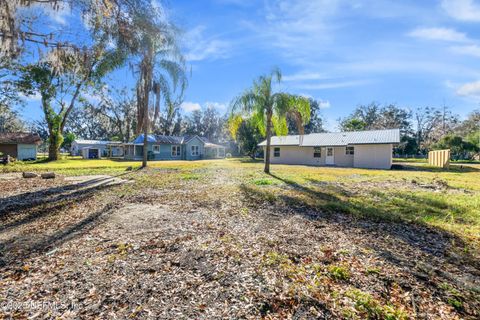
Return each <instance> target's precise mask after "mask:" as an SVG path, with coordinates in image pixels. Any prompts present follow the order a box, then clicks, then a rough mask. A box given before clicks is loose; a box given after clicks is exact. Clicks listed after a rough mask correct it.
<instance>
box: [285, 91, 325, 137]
mask: <svg viewBox="0 0 480 320" xmlns="http://www.w3.org/2000/svg"><path fill="white" fill-rule="evenodd" d="M308 100H309V101H310V121H309V122H308V123H307V124H306V125H305V126H304V131H305V134H309V133H319V132H325V129H324V128H323V119H322V116H321V112H320V103H319V102H318V101H317V100H315V99H312V98H309V99H308ZM287 124H288V132H289V133H290V134H299V129H298V123H297V121H296V119H295V117H293V116H290V115H287Z"/></svg>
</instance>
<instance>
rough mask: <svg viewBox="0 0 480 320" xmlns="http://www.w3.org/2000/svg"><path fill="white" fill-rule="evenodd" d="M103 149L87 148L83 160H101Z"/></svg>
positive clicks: (84, 150) (84, 149) (83, 151)
mask: <svg viewBox="0 0 480 320" xmlns="http://www.w3.org/2000/svg"><path fill="white" fill-rule="evenodd" d="M101 152H102V151H101V149H100V148H95V147H86V148H83V149H82V158H83V159H100V158H101Z"/></svg>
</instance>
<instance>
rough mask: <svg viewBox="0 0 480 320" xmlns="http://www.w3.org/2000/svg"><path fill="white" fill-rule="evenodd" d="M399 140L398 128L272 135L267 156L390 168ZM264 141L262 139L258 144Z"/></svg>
mask: <svg viewBox="0 0 480 320" xmlns="http://www.w3.org/2000/svg"><path fill="white" fill-rule="evenodd" d="M398 143H400V130H399V129H391V130H373V131H354V132H333V133H312V134H306V135H303V136H299V135H292V136H283V137H282V136H275V137H272V140H271V149H270V160H271V163H274V164H300V165H312V166H339V167H354V168H375V169H390V168H391V166H392V153H393V145H395V144H398ZM266 144H267V143H266V141H263V142H262V143H260V144H259V146H261V147H263V148H265V147H266ZM264 151H265V149H264Z"/></svg>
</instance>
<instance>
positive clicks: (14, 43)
mask: <svg viewBox="0 0 480 320" xmlns="http://www.w3.org/2000/svg"><path fill="white" fill-rule="evenodd" d="M49 10H50V11H52V12H58V11H60V10H69V11H70V12H71V16H72V17H74V18H72V19H68V21H66V22H65V24H62V23H61V24H54V23H48V21H47V23H45V22H46V20H45V19H49V18H48V16H47V17H45V15H43V17H42V14H41V13H45V12H48V11H49ZM166 12H167V10H165V8H164V7H163V6H162V5H161V4H160V2H158V1H150V0H103V1H96V0H29V1H23V0H11V1H2V2H0V54H1V59H0V81H1V86H0V87H2V91H9V92H10V93H9V94H8V95H5V96H4V95H3V94H2V101H1V104H2V108H4V109H6V108H9V106H11V105H12V104H15V102H17V100H19V94H22V95H25V96H39V97H40V102H41V107H42V111H43V115H44V121H43V122H44V124H45V125H46V131H47V132H48V146H49V150H48V154H49V155H48V159H49V160H56V159H58V158H59V151H60V147H61V146H62V145H63V144H64V135H65V134H66V129H67V128H68V127H69V126H70V127H75V126H78V125H81V124H75V121H76V120H78V118H79V117H78V114H77V115H76V114H75V113H76V112H77V111H76V110H82V111H85V110H87V111H88V113H87V114H85V116H87V117H90V118H91V119H90V120H98V119H97V118H96V117H93V115H94V114H95V113H96V111H97V110H95V108H93V107H91V106H88V102H89V100H90V102H91V99H89V98H91V96H92V94H95V95H96V94H98V93H99V92H104V91H105V90H108V84H107V82H106V79H107V76H108V75H109V74H111V73H112V72H113V71H115V70H118V69H120V68H124V67H128V68H129V69H130V70H132V75H133V76H134V77H135V80H136V84H135V88H134V95H135V100H134V103H135V107H134V109H135V110H133V111H132V110H131V108H130V107H131V105H130V102H129V101H127V98H126V97H123V98H122V99H123V101H116V102H119V104H116V102H114V103H112V101H107V100H105V101H103V102H104V103H102V104H101V108H104V110H103V111H105V112H104V113H103V116H104V117H105V118H108V122H111V123H115V122H119V121H122V120H127V119H130V118H131V113H133V114H134V115H135V119H134V121H131V122H130V123H128V124H127V125H125V126H123V125H122V126H118V125H117V126H116V129H117V130H118V133H119V134H120V135H122V136H124V137H125V138H127V137H128V136H129V135H130V134H131V133H132V132H133V133H134V134H139V133H141V132H142V133H144V134H145V137H146V136H147V134H148V133H149V132H150V130H151V128H152V126H153V125H152V124H154V123H157V122H158V121H159V116H160V111H161V108H164V109H168V110H173V109H174V108H175V105H177V104H178V102H179V101H180V100H181V99H182V96H183V93H184V90H185V89H186V87H187V84H188V77H187V72H186V65H185V60H184V58H183V55H182V54H181V52H180V49H179V45H178V36H179V29H178V28H177V27H176V26H175V25H174V24H173V23H172V22H171V21H170V19H169V17H168V16H167V15H166ZM7 87H8V88H14V89H15V90H9V89H7ZM95 97H96V99H99V98H100V99H102V98H103V97H98V96H97V95H96V96H95ZM110 100H112V99H110ZM120 102H121V103H120ZM124 102H126V104H124ZM79 105H81V106H82V108H79ZM119 105H121V106H122V107H120V108H119V110H117V109H116V108H115V110H113V108H112V106H115V107H116V106H119ZM5 106H7V107H5ZM9 112H10V116H12V115H13V116H14V115H15V114H14V113H12V112H13V111H12V110H11V108H9ZM81 116H82V117H83V116H84V114H83V113H82V114H81ZM97 116H98V114H97ZM103 120H105V119H103ZM127 127H128V128H127ZM86 130H87V129H86ZM92 135H93V133H92ZM146 143H147V140H146V139H145V142H144V144H145V146H146ZM146 160H147V153H146V152H144V161H143V166H146Z"/></svg>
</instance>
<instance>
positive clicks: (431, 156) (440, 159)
mask: <svg viewBox="0 0 480 320" xmlns="http://www.w3.org/2000/svg"><path fill="white" fill-rule="evenodd" d="M428 164H429V165H431V166H434V167H440V168H448V167H449V166H450V150H436V151H430V152H429V153H428Z"/></svg>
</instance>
